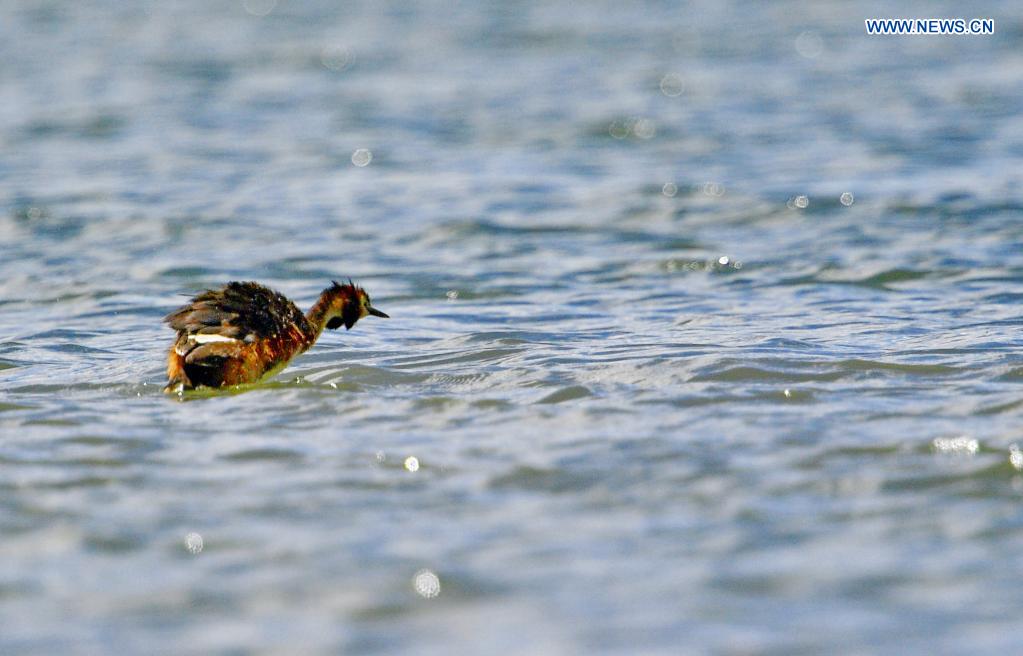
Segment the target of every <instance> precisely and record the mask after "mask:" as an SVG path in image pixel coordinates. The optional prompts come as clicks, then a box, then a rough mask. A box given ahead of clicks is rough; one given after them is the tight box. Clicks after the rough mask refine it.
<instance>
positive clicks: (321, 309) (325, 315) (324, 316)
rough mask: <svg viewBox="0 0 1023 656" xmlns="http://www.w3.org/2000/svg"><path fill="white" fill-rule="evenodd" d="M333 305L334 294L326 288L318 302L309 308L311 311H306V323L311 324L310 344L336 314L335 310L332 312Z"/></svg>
mask: <svg viewBox="0 0 1023 656" xmlns="http://www.w3.org/2000/svg"><path fill="white" fill-rule="evenodd" d="M332 305H334V298H333V294H331V293H330V290H329V289H325V290H323V293H322V294H320V297H319V298H318V299H316V302H315V303H313V306H312V307H311V308H309V311H308V312H306V313H305V320H306V323H308V324H309V330H308V332H307V334H306V337H308V338H309V343H310V344H312V343H313V342H315V341H316V340H317V339H318V338H319V337H320V333H322V332H323V329H324V328H325V327H326V326H327V322H328V321H330V320H331V319H332V318H333V317H334V316H335V315H336V313H335V312H332V308H331V306H332Z"/></svg>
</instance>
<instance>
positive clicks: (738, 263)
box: [732, 260, 742, 269]
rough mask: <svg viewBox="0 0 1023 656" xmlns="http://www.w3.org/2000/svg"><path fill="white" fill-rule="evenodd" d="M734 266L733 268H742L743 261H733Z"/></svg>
mask: <svg viewBox="0 0 1023 656" xmlns="http://www.w3.org/2000/svg"><path fill="white" fill-rule="evenodd" d="M732 268H733V269H741V268H742V262H739V261H738V260H737V261H735V262H732Z"/></svg>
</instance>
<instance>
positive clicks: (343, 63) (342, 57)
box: [320, 46, 355, 71]
mask: <svg viewBox="0 0 1023 656" xmlns="http://www.w3.org/2000/svg"><path fill="white" fill-rule="evenodd" d="M354 61H355V56H354V55H353V54H352V51H351V50H349V49H348V48H346V47H344V46H327V47H326V48H324V49H323V51H322V52H321V53H320V63H321V64H323V66H324V67H325V68H329V69H330V70H332V71H343V70H345V69H346V68H348V67H349V66H351V65H352V63H353V62H354Z"/></svg>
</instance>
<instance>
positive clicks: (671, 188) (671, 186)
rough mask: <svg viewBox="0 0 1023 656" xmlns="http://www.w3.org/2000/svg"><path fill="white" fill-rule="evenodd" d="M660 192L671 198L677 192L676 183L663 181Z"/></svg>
mask: <svg viewBox="0 0 1023 656" xmlns="http://www.w3.org/2000/svg"><path fill="white" fill-rule="evenodd" d="M661 193H662V194H664V195H665V196H667V197H668V198H671V197H672V196H674V195H675V194H677V193H678V185H676V184H675V183H674V182H665V183H664V186H663V187H661Z"/></svg>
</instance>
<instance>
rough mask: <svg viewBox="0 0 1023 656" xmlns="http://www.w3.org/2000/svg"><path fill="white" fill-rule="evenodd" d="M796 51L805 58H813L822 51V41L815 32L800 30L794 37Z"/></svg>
mask: <svg viewBox="0 0 1023 656" xmlns="http://www.w3.org/2000/svg"><path fill="white" fill-rule="evenodd" d="M796 52H798V53H799V54H800V55H802V56H803V57H806V58H807V59H814V58H815V57H818V56H820V54H821V53H822V52H824V41H823V40H822V39H821V36H820V35H819V34H817V33H816V32H801V33H800V34H799V36H797V37H796Z"/></svg>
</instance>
